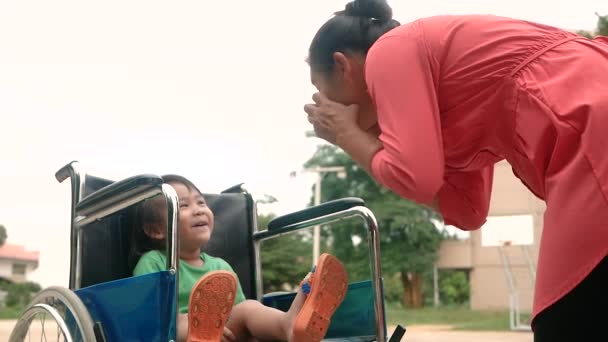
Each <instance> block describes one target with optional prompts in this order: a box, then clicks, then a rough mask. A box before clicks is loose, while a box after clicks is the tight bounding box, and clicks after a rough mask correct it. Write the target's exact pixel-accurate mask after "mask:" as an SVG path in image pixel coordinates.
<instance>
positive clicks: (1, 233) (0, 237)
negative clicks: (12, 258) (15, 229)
mask: <svg viewBox="0 0 608 342" xmlns="http://www.w3.org/2000/svg"><path fill="white" fill-rule="evenodd" d="M7 238H8V234H7V233H6V227H4V226H3V225H1V224H0V247H2V246H4V243H5V242H6V239H7Z"/></svg>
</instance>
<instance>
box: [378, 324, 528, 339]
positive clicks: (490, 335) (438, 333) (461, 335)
mask: <svg viewBox="0 0 608 342" xmlns="http://www.w3.org/2000/svg"><path fill="white" fill-rule="evenodd" d="M449 329H450V327H448V326H410V327H407V332H406V333H405V336H404V337H403V340H402V341H403V342H489V341H491V342H532V341H533V336H532V333H529V332H503V331H500V332H493V331H483V332H482V331H453V330H449ZM389 331H392V329H389ZM389 336H390V335H389Z"/></svg>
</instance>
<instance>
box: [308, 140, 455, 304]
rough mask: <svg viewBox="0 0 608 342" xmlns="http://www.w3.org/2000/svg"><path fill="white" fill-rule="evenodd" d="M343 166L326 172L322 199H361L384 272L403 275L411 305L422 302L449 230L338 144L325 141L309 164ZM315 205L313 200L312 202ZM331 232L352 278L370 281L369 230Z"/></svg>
mask: <svg viewBox="0 0 608 342" xmlns="http://www.w3.org/2000/svg"><path fill="white" fill-rule="evenodd" d="M338 165H341V166H344V167H345V168H346V177H345V178H344V179H340V178H339V177H337V175H335V174H333V173H330V174H327V175H326V176H325V177H324V178H323V180H322V183H321V184H322V192H321V197H322V198H321V201H322V202H325V201H328V200H332V199H338V198H343V197H360V198H362V199H364V200H365V201H366V205H367V206H368V207H369V208H370V209H371V210H372V211H373V212H374V215H375V216H376V219H377V220H378V224H379V226H380V245H381V250H382V252H381V256H382V271H383V273H384V275H385V277H391V276H392V275H394V274H397V273H399V274H400V275H401V284H402V287H403V296H402V300H403V302H404V304H405V305H407V306H410V307H420V306H422V305H423V300H422V298H423V293H424V291H423V290H424V289H423V283H424V282H423V279H424V277H425V276H427V275H428V273H430V270H432V265H433V264H434V263H435V261H436V259H437V251H438V249H439V243H440V242H441V240H442V239H443V238H444V234H443V233H442V232H440V231H439V230H438V229H436V227H435V225H434V224H433V220H440V218H439V216H438V215H437V214H436V213H435V212H434V211H432V210H429V209H427V208H424V207H421V206H418V205H417V204H415V203H413V202H410V201H407V200H404V199H401V198H399V197H398V196H397V195H395V194H394V193H392V192H391V191H389V190H387V189H386V188H384V187H381V186H379V185H378V184H377V183H376V182H374V180H373V179H372V178H371V177H369V175H368V174H367V173H366V172H365V171H364V170H363V169H361V168H360V167H359V166H358V165H356V164H355V163H354V162H353V161H352V159H350V157H349V156H348V155H346V154H345V153H343V152H342V151H340V150H339V149H338V148H337V147H335V146H330V145H321V146H319V147H318V149H317V151H316V153H315V154H314V155H313V156H312V158H310V159H309V160H308V161H307V162H306V163H305V165H304V166H305V167H314V166H338ZM311 203H312V200H311ZM334 226H335V227H332V229H331V231H326V230H325V229H324V230H323V236H324V237H325V239H324V241H326V242H331V244H330V246H328V245H326V246H325V249H329V250H331V252H332V253H334V254H335V255H336V256H338V257H339V258H340V259H341V260H342V261H343V262H344V263H345V265H346V268H347V271H348V274H349V279H350V280H351V281H356V280H362V279H369V274H370V273H369V258H368V256H367V254H368V247H367V244H365V243H359V242H360V241H366V240H367V239H366V238H367V235H366V232H365V231H364V230H363V229H362V228H359V229H357V228H358V227H360V224H359V223H358V222H357V223H355V222H354V221H345V222H339V223H337V224H334Z"/></svg>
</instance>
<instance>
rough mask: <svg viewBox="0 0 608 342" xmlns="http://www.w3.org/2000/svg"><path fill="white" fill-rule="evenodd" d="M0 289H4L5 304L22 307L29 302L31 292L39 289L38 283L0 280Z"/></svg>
mask: <svg viewBox="0 0 608 342" xmlns="http://www.w3.org/2000/svg"><path fill="white" fill-rule="evenodd" d="M0 290H1V291H6V292H7V296H6V305H7V306H9V307H13V308H23V307H25V306H26V305H27V304H28V303H29V302H30V299H31V297H32V295H33V294H35V293H37V292H39V291H40V290H41V288H40V285H38V284H36V283H33V282H29V281H28V282H25V283H12V282H0Z"/></svg>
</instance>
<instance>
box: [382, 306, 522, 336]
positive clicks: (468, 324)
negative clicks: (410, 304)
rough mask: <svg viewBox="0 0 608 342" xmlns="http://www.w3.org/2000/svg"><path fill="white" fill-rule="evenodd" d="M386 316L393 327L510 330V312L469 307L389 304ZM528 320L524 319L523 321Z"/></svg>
mask: <svg viewBox="0 0 608 342" xmlns="http://www.w3.org/2000/svg"><path fill="white" fill-rule="evenodd" d="M386 315H387V320H388V322H389V324H391V325H395V324H404V325H405V326H408V325H449V326H452V328H453V329H454V330H479V331H484V330H485V331H507V330H509V312H508V311H473V310H470V309H469V308H467V307H440V308H434V307H429V308H422V309H404V308H402V307H401V306H400V305H398V304H387V307H386ZM526 319H527V317H522V321H525V320H526Z"/></svg>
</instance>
